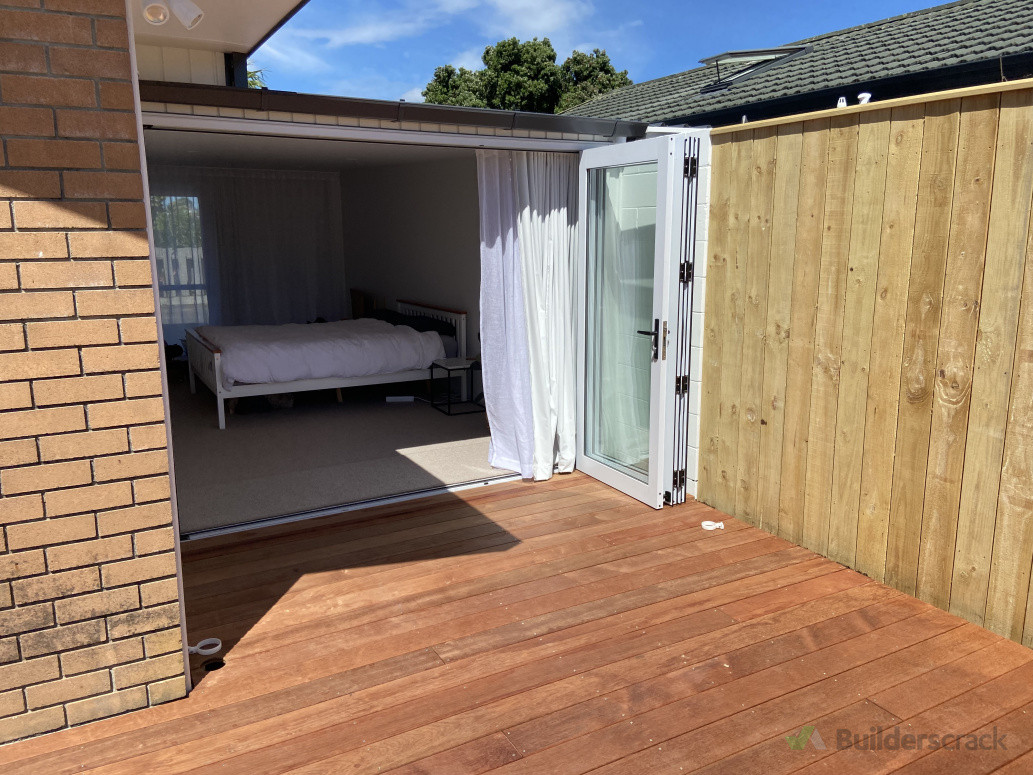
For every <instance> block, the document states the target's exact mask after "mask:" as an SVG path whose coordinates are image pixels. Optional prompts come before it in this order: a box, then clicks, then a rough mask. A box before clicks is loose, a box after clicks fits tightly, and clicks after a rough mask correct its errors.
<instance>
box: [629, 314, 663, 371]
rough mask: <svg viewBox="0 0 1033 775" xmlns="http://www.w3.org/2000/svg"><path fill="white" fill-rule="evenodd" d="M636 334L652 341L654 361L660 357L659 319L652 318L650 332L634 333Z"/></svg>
mask: <svg viewBox="0 0 1033 775" xmlns="http://www.w3.org/2000/svg"><path fill="white" fill-rule="evenodd" d="M635 333H636V334H642V336H648V337H651V339H652V342H651V344H652V359H653V360H654V361H655V360H656V359H657V358H659V357H660V318H653V330H652V331H636V332H635Z"/></svg>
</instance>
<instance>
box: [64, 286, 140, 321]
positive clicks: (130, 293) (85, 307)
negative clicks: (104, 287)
mask: <svg viewBox="0 0 1033 775" xmlns="http://www.w3.org/2000/svg"><path fill="white" fill-rule="evenodd" d="M75 300H76V305H77V307H78V310H79V314H80V315H84V316H94V315H115V316H121V315H129V314H133V313H138V312H139V313H148V314H153V313H154V293H153V292H152V291H151V289H150V288H140V289H139V290H127V289H122V288H119V289H116V290H111V291H79V292H78V293H76V295H75Z"/></svg>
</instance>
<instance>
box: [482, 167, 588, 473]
mask: <svg viewBox="0 0 1033 775" xmlns="http://www.w3.org/2000/svg"><path fill="white" fill-rule="evenodd" d="M478 183H479V189H480V192H481V193H480V197H481V237H482V239H481V255H482V282H483V278H484V277H485V276H489V275H491V274H493V273H495V272H496V271H497V270H496V265H498V264H500V263H502V262H506V266H507V268H508V269H509V275H507V279H508V280H509V285H508V286H507V287H505V288H499V287H495V288H493V289H492V290H493V291H494V292H495V293H496V294H498V293H500V292H506V291H508V292H509V298H508V299H507V303H508V304H509V305H510V306H511V307H514V308H515V307H516V306H517V305H520V307H521V308H522V312H523V315H522V318H521V316H519V315H517V314H516V313H517V312H518V310H516V309H513V310H511V315H510V316H509V317H508V318H502V317H496V318H493V319H489V320H488V321H487V328H486V325H485V318H484V317H483V316H484V314H485V312H484V310H483V309H482V313H481V314H482V319H481V330H482V353H483V355H482V361H487V360H488V359H489V358H490V357H491V356H489V355H488V353H489V349H491V350H494V349H495V347H502V348H505V365H506V370H505V371H502V370H499V371H498V373H497V375H494V376H497V378H499V379H501V378H505V379H506V383H505V384H506V385H507V388H508V390H509V391H510V392H511V393H512V392H514V391H516V392H517V393H518V395H516V396H515V397H517V398H519V406H520V407H521V408H523V409H526V408H527V407H528V406H529V411H517V412H514V413H512V415H511V416H507V417H506V418H505V422H506V425H505V426H503V428H504V429H505V434H504V436H503V434H501V433H500V434H499V437H500V440H503V439H504V440H505V443H506V444H507V447H511V448H512V449H513V450H514V453H513V455H511V456H510V457H511V459H514V460H517V461H519V463H520V467H519V468H514V470H518V471H519V472H520V473H521V475H522V476H524V477H525V478H534V479H539V480H542V479H548V478H549V477H551V476H552V475H553V473H554V472H555V471H560V472H569V471H572V470H573V468H574V459H575V419H576V418H575V392H574V390H575V388H574V360H575V342H574V330H575V329H574V260H575V241H576V214H577V159H576V157H574V156H573V155H572V154H557V153H531V152H521V151H479V152H478ZM503 244H505V245H509V246H510V249H509V250H502V251H499V250H497V249H495V247H494V246H495V245H503ZM500 255H501V256H502V259H501V260H500V257H499V256H500ZM514 269H515V270H516V271H514ZM487 298H489V297H486V296H485V294H484V293H483V292H482V301H481V304H482V308H483V307H484V306H485V300H486V299H487ZM495 298H496V297H490V299H491V300H490V301H489V303H490V304H492V305H494V304H495V303H496V301H495ZM486 336H491V337H492V339H493V340H494V342H493V343H494V347H492V348H489V347H488V346H487V345H488V341H489V340H488V339H487V338H486ZM496 355H497V354H496ZM497 360H498V361H499V362H501V361H502V358H498V359H497ZM498 365H501V363H492V364H489V363H487V362H485V364H484V368H485V372H486V375H485V399H486V402H487V403H488V407H489V421H490V422H491V423H492V442H493V449H494V446H496V441H495V440H496V435H497V434H496V421H495V420H494V419H493V415H508V414H509V412H510V410H511V409H513V408H515V404H514V402H513V401H512V398H513V396H510V399H511V400H510V402H509V404H508V405H507V404H505V403H503V404H497V405H496V407H495V408H494V409H495V411H493V409H492V402H493V399H494V400H498V399H500V398H503V397H502V396H497V395H494V394H493V393H492V392H491V391H489V389H488V386H487V385H488V382H489V380H490V379H491V378H490V377H489V376H488V374H487V373H488V372H490V371H493V370H495V368H496V366H498ZM500 419H501V418H500ZM493 465H494V463H493ZM510 467H513V466H510Z"/></svg>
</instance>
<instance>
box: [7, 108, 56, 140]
mask: <svg viewBox="0 0 1033 775" xmlns="http://www.w3.org/2000/svg"><path fill="white" fill-rule="evenodd" d="M0 126H2V127H3V128H4V135H5V136H6V137H15V136H17V135H28V136H30V137H53V136H54V113H53V111H52V110H50V108H11V107H3V106H0Z"/></svg>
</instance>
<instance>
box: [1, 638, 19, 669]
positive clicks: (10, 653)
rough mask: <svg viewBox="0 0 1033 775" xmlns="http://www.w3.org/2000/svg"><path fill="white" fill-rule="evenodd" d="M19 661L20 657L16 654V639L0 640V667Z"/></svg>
mask: <svg viewBox="0 0 1033 775" xmlns="http://www.w3.org/2000/svg"><path fill="white" fill-rule="evenodd" d="M19 659H21V656H20V655H19V654H18V639H17V638H5V639H3V640H0V665H6V664H8V663H10V662H17V661H18V660H19Z"/></svg>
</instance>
